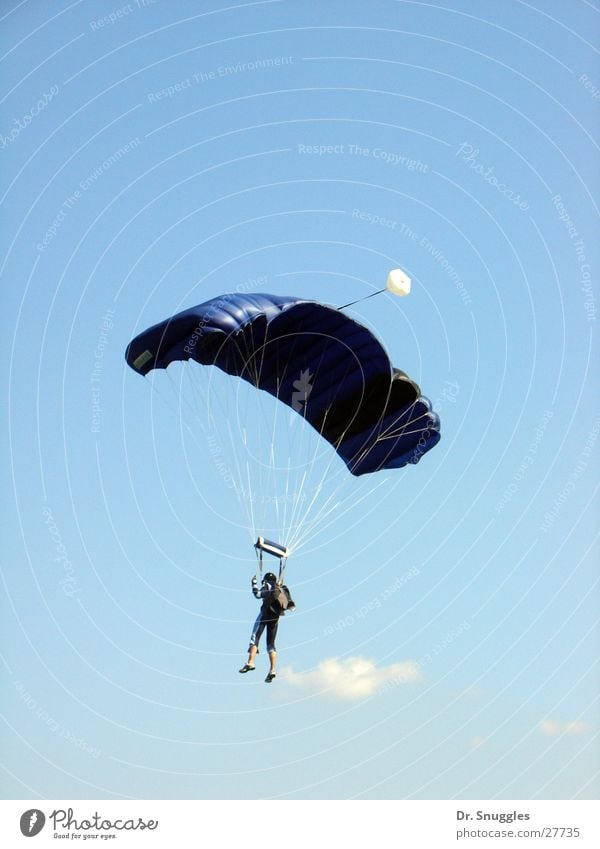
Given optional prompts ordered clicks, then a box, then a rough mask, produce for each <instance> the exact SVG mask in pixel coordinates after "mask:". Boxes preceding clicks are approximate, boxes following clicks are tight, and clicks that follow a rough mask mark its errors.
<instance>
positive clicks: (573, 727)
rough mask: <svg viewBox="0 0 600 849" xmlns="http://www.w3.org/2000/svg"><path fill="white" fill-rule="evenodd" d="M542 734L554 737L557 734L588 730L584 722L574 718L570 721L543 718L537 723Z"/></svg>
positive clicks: (578, 732)
mask: <svg viewBox="0 0 600 849" xmlns="http://www.w3.org/2000/svg"><path fill="white" fill-rule="evenodd" d="M539 729H540V731H541V732H542V734H547V735H548V736H550V737H556V736H557V735H558V734H583V733H584V732H585V731H587V730H588V726H587V725H586V724H585V722H581V721H580V720H579V719H574V720H572V721H571V722H556V720H554V719H543V720H542V721H541V722H540V724H539Z"/></svg>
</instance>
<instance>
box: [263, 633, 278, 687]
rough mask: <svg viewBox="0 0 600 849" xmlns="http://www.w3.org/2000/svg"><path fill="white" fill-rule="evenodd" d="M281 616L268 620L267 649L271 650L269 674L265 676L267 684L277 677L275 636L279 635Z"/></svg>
mask: <svg viewBox="0 0 600 849" xmlns="http://www.w3.org/2000/svg"><path fill="white" fill-rule="evenodd" d="M278 625H279V618H276V619H271V620H270V621H269V622H267V651H268V652H269V674H268V675H267V677H266V678H265V681H266V682H267V684H270V683H271V681H272V680H273V678H275V674H276V673H275V664H276V662H277V650H276V648H275V638H276V637H277V626H278Z"/></svg>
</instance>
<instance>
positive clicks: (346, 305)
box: [338, 288, 388, 310]
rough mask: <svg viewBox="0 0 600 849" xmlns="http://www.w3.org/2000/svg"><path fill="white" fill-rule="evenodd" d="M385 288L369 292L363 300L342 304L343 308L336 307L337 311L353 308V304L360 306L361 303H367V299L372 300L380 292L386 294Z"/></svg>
mask: <svg viewBox="0 0 600 849" xmlns="http://www.w3.org/2000/svg"><path fill="white" fill-rule="evenodd" d="M387 291H388V290H387V288H383V289H379V290H378V291H377V292H371V294H370V295H365V297H364V298H358V299H357V300H356V301H350V303H349V304H344V306H343V307H338V310H345V309H346V308H347V307H353V306H354V304H360V303H361V301H368V300H369V298H374V297H375V295H381V293H382V292H387Z"/></svg>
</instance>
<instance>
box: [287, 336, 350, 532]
mask: <svg viewBox="0 0 600 849" xmlns="http://www.w3.org/2000/svg"><path fill="white" fill-rule="evenodd" d="M326 352H327V346H325V347H324V348H323V352H322V354H321V357H320V360H319V363H318V365H317V366H316V369H315V374H317V373H318V372H319V369H320V368H321V367H322V365H323V358H324V356H325V354H326ZM340 385H341V384H340ZM336 394H337V393H336ZM332 407H333V401H332V402H331V403H330V405H329V406H328V408H327V410H326V411H325V415H324V416H323V421H322V423H321V427H320V428H319V439H321V438H322V437H323V430H324V428H325V422H326V421H327V416H328V415H329V411H330V410H331V409H332ZM303 413H304V415H303V418H304V419H306V403H305V406H304V411H303ZM319 447H320V443H319V440H317V441H316V442H315V450H314V452H313V454H312V457H311V459H310V462H309V463H308V470H307V472H305V474H304V476H303V479H302V484H301V487H300V489H299V491H298V492H297V497H296V499H295V503H294V513H293V517H294V518H296V513H297V510H298V509H300V508H301V501H302V495H303V490H304V484H305V482H306V477H307V475H310V474H312V472H313V470H314V467H315V461H316V458H317V454H318V452H319ZM332 461H333V458H330V461H329V463H328V464H327V466H326V467H325V471H324V472H323V474H322V476H321V480H320V481H319V483H318V485H317V488H316V490H315V493H314V495H313V498H312V499H311V501H310V503H309V505H308V507H307V508H306V510H304V512H302V513H300V514H299V516H298V521H297V522H296V524H295V527H294V526H293V525H291V526H290V533H291V534H292V540H293V539H295V538H297V537H298V535H299V534H300V532H301V529H302V526H303V524H304V522H305V521H306V518H307V516H308V512H309V510H310V509H311V507H312V504H313V503H314V500H315V498H316V496H317V495H318V494H319V493H320V491H321V489H322V487H323V483H324V480H325V477H326V475H327V473H328V471H329V469H330V467H331V462H332ZM290 547H293V542H292V541H290Z"/></svg>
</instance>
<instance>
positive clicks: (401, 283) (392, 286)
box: [385, 268, 410, 298]
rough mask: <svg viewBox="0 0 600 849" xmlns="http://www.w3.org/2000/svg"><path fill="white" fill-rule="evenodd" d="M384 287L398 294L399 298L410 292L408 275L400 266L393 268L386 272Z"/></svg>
mask: <svg viewBox="0 0 600 849" xmlns="http://www.w3.org/2000/svg"><path fill="white" fill-rule="evenodd" d="M385 288H386V289H387V290H388V292H392V293H393V294H394V295H399V296H400V297H401V298H402V297H404V295H408V294H409V293H410V277H409V276H408V274H405V273H404V272H403V271H402V269H401V268H394V269H393V271H390V273H389V274H388V279H387V283H386V284H385Z"/></svg>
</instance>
